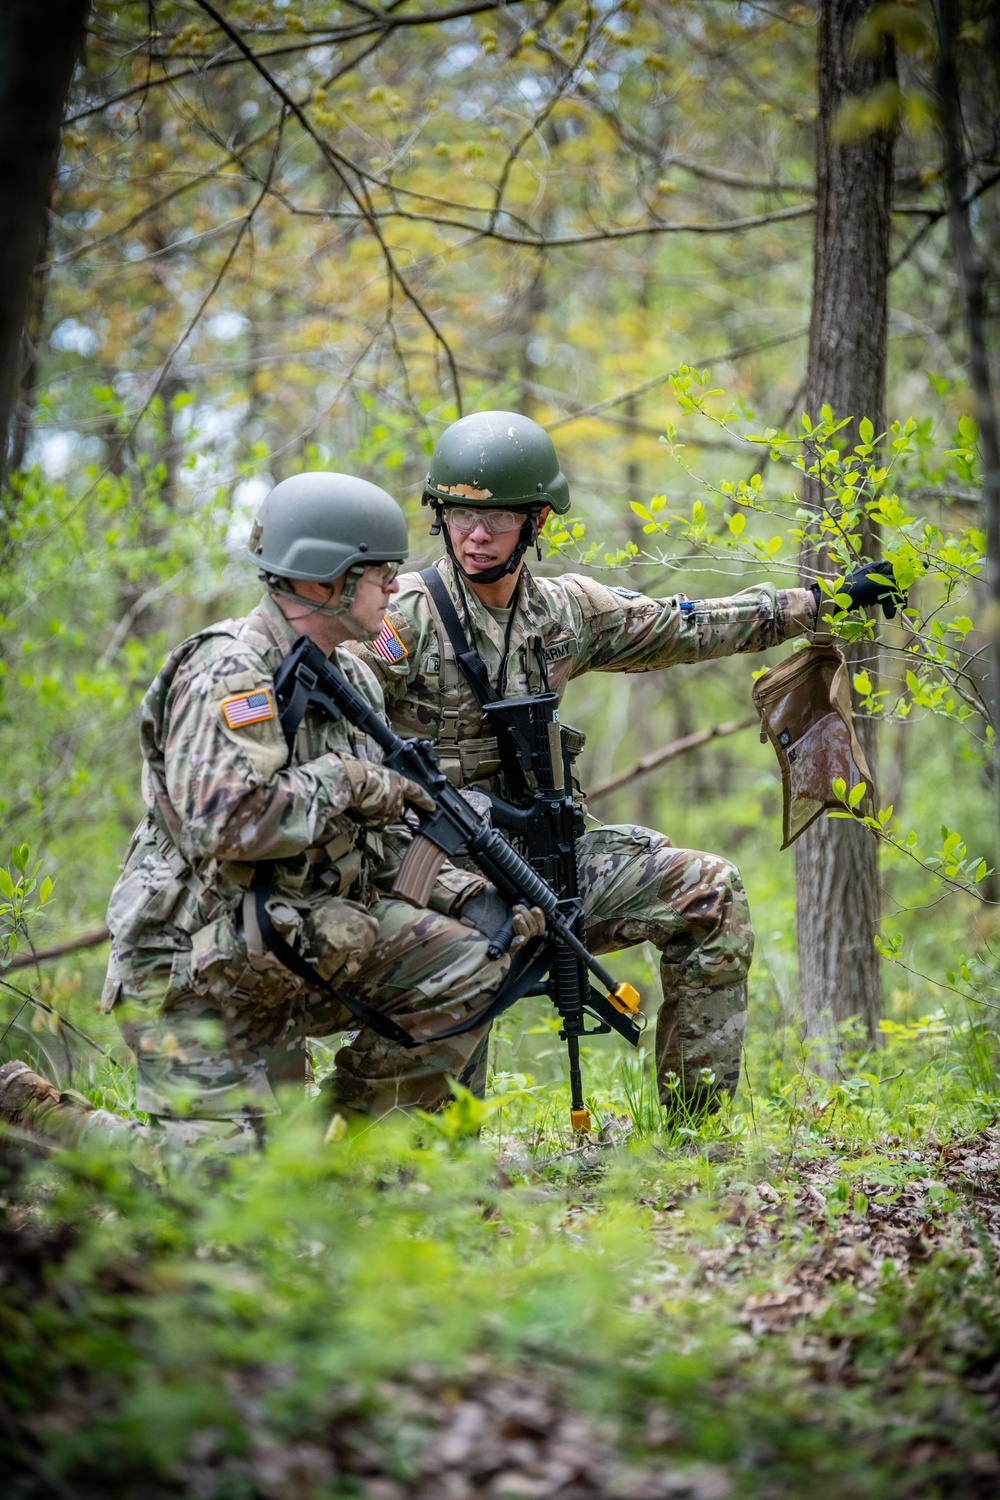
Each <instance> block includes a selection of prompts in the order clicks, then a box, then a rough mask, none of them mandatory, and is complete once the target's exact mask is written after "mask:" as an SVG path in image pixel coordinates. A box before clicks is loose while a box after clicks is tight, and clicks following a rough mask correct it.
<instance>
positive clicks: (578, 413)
mask: <svg viewBox="0 0 1000 1500" xmlns="http://www.w3.org/2000/svg"><path fill="white" fill-rule="evenodd" d="M808 331H809V330H808V329H807V328H796V329H794V330H793V331H792V332H791V333H778V334H775V336H774V337H773V338H770V339H760V340H759V341H758V342H757V343H756V344H743V345H740V346H738V347H737V348H735V349H726V350H724V351H723V352H722V353H721V354H712V355H708V356H707V357H706V356H702V358H701V359H685V360H683V361H681V363H683V364H686V365H692V366H696V367H698V368H700V367H701V366H703V365H719V364H724V363H726V362H727V361H728V360H731V359H743V358H745V357H746V356H747V355H749V354H759V353H760V352H761V351H762V350H764V349H775V348H777V347H778V346H779V345H780V344H790V343H793V342H794V341H795V339H800V338H802V337H803V336H804V335H805V334H806V333H808ZM676 370H677V365H674V366H673V367H672V368H671V369H669V370H666V371H664V373H663V374H662V375H654V376H652V377H651V378H650V379H649V380H644V381H643V382H642V383H641V385H634V386H631V387H630V388H629V390H627V391H622V392H620V394H619V395H617V396H608V397H606V398H605V400H603V401H595V402H594V403H593V405H592V406H581V407H578V408H577V409H576V410H574V411H572V412H571V413H570V415H569V416H566V417H558V418H557V419H556V421H554V422H548V423H546V424H545V425H546V430H547V431H549V432H553V431H554V430H555V429H556V428H557V427H564V426H565V425H566V423H567V422H575V421H576V419H577V418H578V417H592V416H596V415H597V414H598V413H599V412H602V411H607V409H608V408H609V407H611V406H621V405H622V404H623V403H624V402H626V401H630V400H631V399H632V397H633V396H641V395H642V394H643V393H644V392H645V391H652V390H655V389H656V387H657V386H660V385H665V384H666V383H667V381H668V380H669V379H670V377H671V375H673V374H674V373H675V372H676Z"/></svg>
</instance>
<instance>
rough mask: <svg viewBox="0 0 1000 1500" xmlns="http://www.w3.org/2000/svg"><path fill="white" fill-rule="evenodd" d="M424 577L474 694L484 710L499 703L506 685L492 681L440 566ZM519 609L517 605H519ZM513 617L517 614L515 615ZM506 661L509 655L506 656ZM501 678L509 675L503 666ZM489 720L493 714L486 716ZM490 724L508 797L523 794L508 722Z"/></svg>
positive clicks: (427, 572) (422, 574) (518, 765)
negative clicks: (455, 603) (465, 626)
mask: <svg viewBox="0 0 1000 1500" xmlns="http://www.w3.org/2000/svg"><path fill="white" fill-rule="evenodd" d="M420 578H421V581H422V582H423V584H424V585H425V587H426V589H427V592H428V593H429V594H430V596H431V598H432V599H433V600H434V604H435V607H436V609H437V612H438V615H439V617H440V620H441V624H442V625H443V626H444V629H445V634H446V635H447V637H448V640H449V641H450V642H451V649H452V650H453V651H454V653H455V660H456V661H457V663H458V667H459V670H460V671H461V673H462V676H463V677H464V678H465V680H466V682H467V683H468V684H469V687H470V688H471V689H472V696H473V697H474V698H475V700H476V702H477V703H478V704H479V707H480V709H482V710H484V711H485V709H486V705H487V704H488V703H495V702H496V701H497V698H498V697H500V698H502V697H503V689H502V686H501V685H500V684H499V683H498V684H497V687H496V688H494V687H493V685H492V684H491V682H490V674H489V672H488V671H487V670H486V663H485V662H484V661H483V658H482V657H481V656H480V654H479V652H478V651H477V650H476V648H475V647H474V646H470V645H469V642H468V640H467V638H466V634H465V631H464V629H463V628H462V622H461V620H460V619H459V618H458V610H457V609H456V608H455V606H454V604H453V602H452V598H451V595H450V594H449V592H448V586H447V584H446V583H445V581H444V579H443V578H442V577H441V574H440V573H439V572H438V570H437V568H434V567H431V568H424V569H423V570H422V572H421V573H420ZM515 608H516V606H515ZM511 619H512V620H513V614H512V615H511ZM504 660H505V661H506V658H504ZM500 675H501V677H503V676H504V675H505V672H504V670H503V668H501V673H500ZM486 717H487V719H489V717H490V716H489V715H488V714H487V715H486ZM490 727H491V728H492V730H493V733H494V734H495V735H496V741H497V750H498V752H499V755H500V769H501V771H502V773H503V779H504V781H505V782H506V783H507V794H508V796H514V797H517V796H520V795H521V794H522V793H523V792H524V790H525V787H524V776H523V773H522V771H521V767H520V763H519V761H518V758H517V746H516V745H515V743H514V738H513V736H512V734H511V733H510V730H509V729H508V728H507V726H506V725H505V724H497V723H495V722H494V721H493V720H492V719H490Z"/></svg>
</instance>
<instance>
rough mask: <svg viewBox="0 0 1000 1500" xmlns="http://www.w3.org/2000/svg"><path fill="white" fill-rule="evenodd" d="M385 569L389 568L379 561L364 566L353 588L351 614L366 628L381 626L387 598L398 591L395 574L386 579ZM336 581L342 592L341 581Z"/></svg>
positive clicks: (372, 628)
mask: <svg viewBox="0 0 1000 1500" xmlns="http://www.w3.org/2000/svg"><path fill="white" fill-rule="evenodd" d="M387 571H391V569H386V568H385V567H384V566H382V565H381V564H379V563H376V564H374V565H373V566H372V567H370V568H366V569H365V571H364V572H363V573H362V575H361V577H360V578H359V580H358V584H357V587H356V588H355V590H354V603H353V604H352V605H351V614H352V615H353V616H354V618H355V619H356V620H357V621H358V623H359V624H361V625H363V626H364V627H365V629H366V630H372V631H375V632H377V631H379V630H380V629H381V628H382V616H383V615H384V614H385V612H386V610H387V609H388V608H389V600H390V599H391V598H392V596H393V594H398V593H399V584H398V582H397V580H396V576H395V574H393V576H392V578H391V579H387V578H386V572H387ZM337 582H338V583H339V584H340V591H341V592H343V583H342V581H341V580H340V579H339V578H338V580H337Z"/></svg>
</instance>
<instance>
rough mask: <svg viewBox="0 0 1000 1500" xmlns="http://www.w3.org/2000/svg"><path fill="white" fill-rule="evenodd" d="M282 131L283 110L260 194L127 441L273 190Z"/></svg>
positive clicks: (162, 370)
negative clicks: (257, 213) (272, 182)
mask: <svg viewBox="0 0 1000 1500" xmlns="http://www.w3.org/2000/svg"><path fill="white" fill-rule="evenodd" d="M283 131H284V114H282V118H281V120H280V121H279V123H278V139H277V140H276V141H275V143H274V150H273V151H272V153H271V160H270V162H269V163H268V169H267V176H266V177H265V179H264V182H263V184H262V186H261V190H260V192H259V193H258V194H257V197H256V199H255V201H254V203H253V205H252V206H251V208H250V210H249V212H248V213H246V214H245V215H244V217H243V222H242V223H241V225H240V227H239V229H238V231H237V233H236V237H235V239H234V240H233V243H232V245H231V246H230V247H229V251H228V253H227V255H226V258H225V260H224V261H223V262H222V265H221V266H220V267H219V270H218V273H217V274H216V277H215V280H214V281H213V282H212V285H211V286H210V287H209V289H208V291H207V292H206V293H205V295H204V297H203V298H202V299H201V302H200V303H199V304H198V307H197V310H196V311H195V313H194V315H193V317H192V318H191V320H190V322H189V323H188V325H187V327H186V328H185V330H184V332H183V333H182V334H181V336H180V338H179V339H177V341H176V343H175V344H174V346H173V348H172V349H171V350H170V353H169V354H168V355H167V357H166V359H165V360H164V361H163V363H162V365H161V366H160V369H159V373H158V374H157V376H156V379H155V380H154V381H153V386H152V389H151V390H150V392H149V395H148V396H147V397H146V399H145V401H144V402H143V404H142V407H141V409H140V410H139V412H138V413H137V414H136V416H135V417H134V419H133V421H132V425H131V428H130V429H129V432H128V435H127V437H126V441H127V440H128V438H129V437H131V436H132V433H134V432H135V430H136V428H137V427H138V425H139V423H140V421H141V420H142V418H143V416H144V415H145V414H146V412H147V411H148V410H149V408H150V406H151V405H152V402H153V400H154V398H155V397H156V395H157V392H158V391H159V390H160V388H161V386H162V385H163V382H164V380H166V378H167V375H168V373H169V371H170V368H171V366H172V365H173V362H174V359H175V358H176V356H177V354H178V353H179V351H180V350H181V349H182V348H183V347H184V345H185V344H186V343H187V341H188V339H189V338H190V337H191V335H192V333H193V332H194V330H195V329H196V328H197V326H198V324H199V323H200V322H201V319H202V315H203V314H204V312H205V309H206V308H207V306H208V304H209V303H210V302H211V300H212V298H213V297H214V296H215V294H216V292H217V291H218V290H219V288H220V286H221V285H222V283H223V281H224V280H225V277H226V273H227V271H228V270H229V267H230V266H231V265H232V263H233V261H234V259H235V258H236V252H237V251H238V250H239V248H240V246H241V245H242V243H243V239H244V236H245V235H246V233H247V230H248V229H249V228H250V225H251V224H252V223H253V218H254V215H255V214H256V212H257V210H258V209H259V208H260V206H261V204H262V203H263V201H264V199H265V198H266V197H267V195H268V193H269V192H270V189H271V179H272V177H273V175H274V169H275V166H276V165H277V161H278V153H279V152H280V150H281V138H282V134H283Z"/></svg>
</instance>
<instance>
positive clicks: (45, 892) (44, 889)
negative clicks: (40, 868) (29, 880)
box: [38, 875, 52, 901]
mask: <svg viewBox="0 0 1000 1500" xmlns="http://www.w3.org/2000/svg"><path fill="white" fill-rule="evenodd" d="M51 895H52V881H51V880H50V879H49V877H48V876H47V875H46V877H45V879H44V880H43V881H42V883H41V885H40V886H39V889H38V899H39V901H47V900H48V899H49V897H50V896H51Z"/></svg>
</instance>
